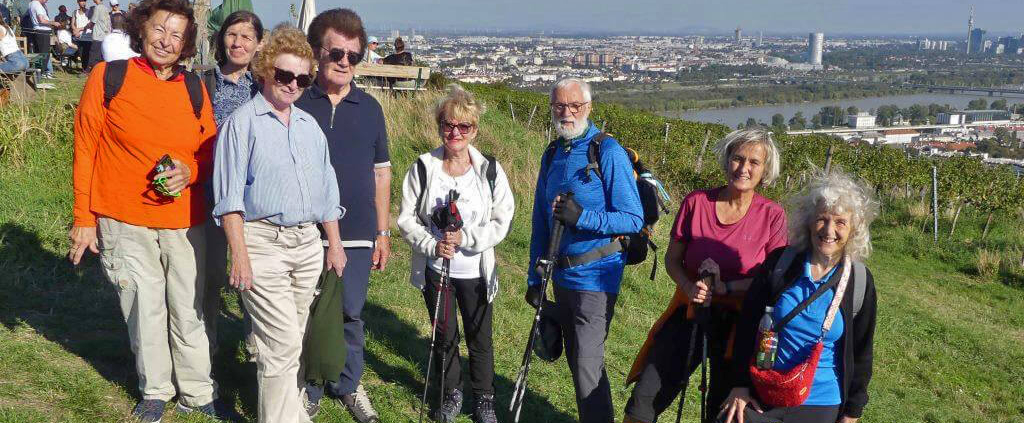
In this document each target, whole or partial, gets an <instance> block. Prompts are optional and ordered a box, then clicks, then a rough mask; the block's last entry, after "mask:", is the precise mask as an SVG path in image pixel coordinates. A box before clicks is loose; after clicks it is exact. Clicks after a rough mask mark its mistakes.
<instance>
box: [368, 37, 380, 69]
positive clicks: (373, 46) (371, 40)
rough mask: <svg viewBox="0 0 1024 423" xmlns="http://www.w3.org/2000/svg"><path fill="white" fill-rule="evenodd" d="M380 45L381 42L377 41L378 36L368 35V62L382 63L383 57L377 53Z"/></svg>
mask: <svg viewBox="0 0 1024 423" xmlns="http://www.w3.org/2000/svg"><path fill="white" fill-rule="evenodd" d="M378 46H380V42H379V41H377V37H373V36H371V37H368V38H367V39H366V61H367V62H368V63H380V61H381V59H382V58H381V57H380V55H379V54H377V52H376V51H374V50H377V47H378Z"/></svg>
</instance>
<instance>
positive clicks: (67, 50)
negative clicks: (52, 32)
mask: <svg viewBox="0 0 1024 423" xmlns="http://www.w3.org/2000/svg"><path fill="white" fill-rule="evenodd" d="M69 23H70V21H69ZM57 51H58V52H60V55H61V56H63V57H71V56H74V55H75V53H78V46H77V45H75V41H74V40H72V39H71V31H68V30H66V29H58V30H57Z"/></svg>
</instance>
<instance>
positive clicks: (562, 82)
mask: <svg viewBox="0 0 1024 423" xmlns="http://www.w3.org/2000/svg"><path fill="white" fill-rule="evenodd" d="M570 85H578V86H579V87H580V90H581V91H583V99H584V100H586V101H590V100H591V96H590V84H589V83H587V82H586V81H584V80H582V79H578V78H562V79H559V80H558V82H555V85H553V86H552V87H551V97H550V98H555V92H556V91H558V90H560V89H562V88H566V87H568V86H570Z"/></svg>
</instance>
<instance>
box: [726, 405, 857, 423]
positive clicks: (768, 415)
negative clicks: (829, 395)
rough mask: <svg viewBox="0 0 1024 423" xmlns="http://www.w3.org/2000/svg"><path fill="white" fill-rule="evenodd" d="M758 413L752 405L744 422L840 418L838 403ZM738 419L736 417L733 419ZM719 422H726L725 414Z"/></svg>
mask: <svg viewBox="0 0 1024 423" xmlns="http://www.w3.org/2000/svg"><path fill="white" fill-rule="evenodd" d="M765 410H766V411H765V412H764V413H758V412H757V411H755V410H754V409H753V408H751V407H750V406H747V408H745V409H744V410H743V422H744V423H835V421H836V419H838V418H839V406H838V405H801V406H797V407H780V408H773V409H771V410H768V409H765ZM732 420H733V421H734V422H735V421H738V420H737V418H736V417H733V419H732ZM716 421H717V422H718V423H724V422H725V416H724V415H723V416H719V418H718V420H716Z"/></svg>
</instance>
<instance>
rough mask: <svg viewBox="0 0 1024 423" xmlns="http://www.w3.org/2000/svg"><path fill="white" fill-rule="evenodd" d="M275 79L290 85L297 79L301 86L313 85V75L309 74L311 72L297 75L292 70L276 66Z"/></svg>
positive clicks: (296, 82) (296, 81)
mask: <svg viewBox="0 0 1024 423" xmlns="http://www.w3.org/2000/svg"><path fill="white" fill-rule="evenodd" d="M274 80H275V81H277V82H278V83H280V84H281V85H288V84H291V83H292V81H295V84H296V85H298V86H299V88H309V86H310V85H313V77H312V76H309V74H302V75H295V74H294V73H292V72H289V71H286V70H284V69H279V68H274Z"/></svg>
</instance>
